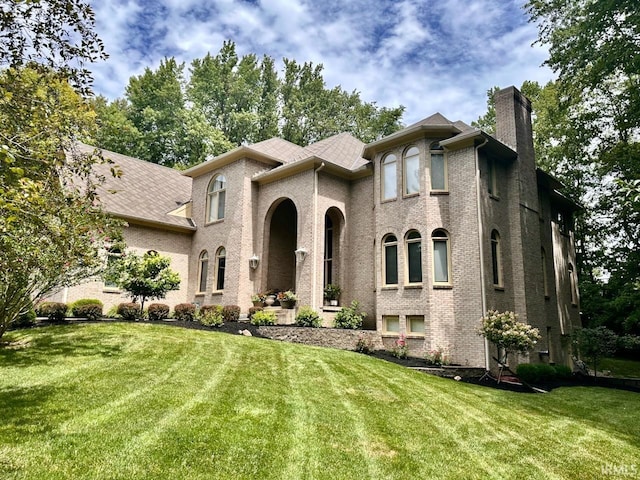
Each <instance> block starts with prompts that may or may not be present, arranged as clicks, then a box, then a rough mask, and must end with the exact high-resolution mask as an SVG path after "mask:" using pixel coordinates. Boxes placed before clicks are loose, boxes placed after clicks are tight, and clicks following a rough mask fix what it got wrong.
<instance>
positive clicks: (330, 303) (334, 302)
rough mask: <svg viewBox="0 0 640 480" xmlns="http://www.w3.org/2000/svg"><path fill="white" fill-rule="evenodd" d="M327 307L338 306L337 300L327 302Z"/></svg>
mask: <svg viewBox="0 0 640 480" xmlns="http://www.w3.org/2000/svg"><path fill="white" fill-rule="evenodd" d="M329 305H330V306H332V307H337V306H338V300H329Z"/></svg>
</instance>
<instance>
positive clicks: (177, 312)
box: [173, 303, 196, 322]
mask: <svg viewBox="0 0 640 480" xmlns="http://www.w3.org/2000/svg"><path fill="white" fill-rule="evenodd" d="M173 317H174V318H175V319H176V320H179V321H181V322H193V321H195V319H196V306H195V305H194V304H193V303H179V304H178V305H176V306H175V308H174V309H173Z"/></svg>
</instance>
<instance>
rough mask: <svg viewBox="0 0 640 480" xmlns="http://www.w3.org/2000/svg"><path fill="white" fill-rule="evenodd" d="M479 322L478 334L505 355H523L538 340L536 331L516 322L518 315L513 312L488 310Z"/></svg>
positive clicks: (529, 326) (538, 335)
mask: <svg viewBox="0 0 640 480" xmlns="http://www.w3.org/2000/svg"><path fill="white" fill-rule="evenodd" d="M481 322H482V325H481V326H480V328H479V330H478V334H479V335H482V336H483V337H485V338H486V339H487V340H489V341H490V342H492V343H494V344H495V345H496V346H497V347H498V348H504V350H505V352H507V353H521V354H525V353H527V352H528V351H529V350H531V349H532V348H533V347H534V345H535V344H536V343H538V340H540V332H539V331H538V329H537V328H533V327H532V326H531V325H527V324H526V323H522V322H518V315H517V314H516V313H513V312H498V311H496V310H489V311H488V312H487V314H486V315H485V316H484V317H482V319H481Z"/></svg>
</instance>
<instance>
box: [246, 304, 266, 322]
mask: <svg viewBox="0 0 640 480" xmlns="http://www.w3.org/2000/svg"><path fill="white" fill-rule="evenodd" d="M262 310H264V308H263V307H251V308H249V315H248V317H249V320H251V319H252V318H253V314H254V313H256V312H261V311H262Z"/></svg>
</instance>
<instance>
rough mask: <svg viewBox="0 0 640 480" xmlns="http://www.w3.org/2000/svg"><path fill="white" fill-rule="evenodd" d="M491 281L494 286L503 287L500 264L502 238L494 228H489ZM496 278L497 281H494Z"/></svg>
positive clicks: (501, 266)
mask: <svg viewBox="0 0 640 480" xmlns="http://www.w3.org/2000/svg"><path fill="white" fill-rule="evenodd" d="M490 242H491V273H492V278H491V282H492V283H493V286H494V287H495V288H504V275H503V265H502V239H501V238H500V233H499V232H498V230H496V229H495V228H494V229H493V230H491V238H490ZM496 280H497V282H496Z"/></svg>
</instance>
